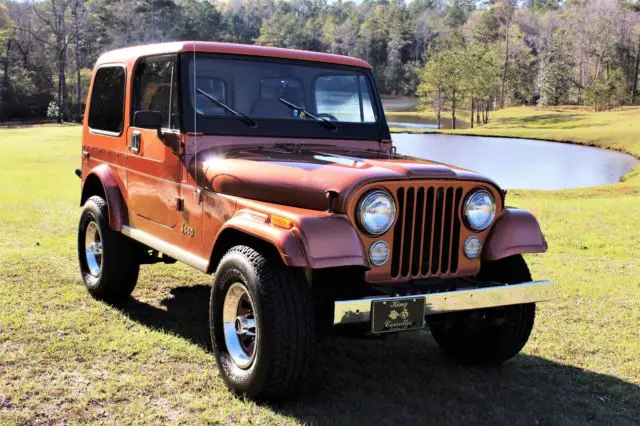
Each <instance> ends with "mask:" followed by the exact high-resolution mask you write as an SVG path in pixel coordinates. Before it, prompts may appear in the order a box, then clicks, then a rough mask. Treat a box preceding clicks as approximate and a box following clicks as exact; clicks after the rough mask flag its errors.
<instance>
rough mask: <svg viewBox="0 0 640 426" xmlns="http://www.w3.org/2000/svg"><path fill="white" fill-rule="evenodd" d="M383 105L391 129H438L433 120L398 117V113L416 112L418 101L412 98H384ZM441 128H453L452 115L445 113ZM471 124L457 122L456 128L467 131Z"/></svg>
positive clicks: (441, 120) (461, 121) (442, 117)
mask: <svg viewBox="0 0 640 426" xmlns="http://www.w3.org/2000/svg"><path fill="white" fill-rule="evenodd" d="M382 105H383V107H384V111H385V116H386V118H387V123H388V124H389V127H397V128H402V129H437V128H438V122H437V120H435V119H432V118H423V117H416V116H406V115H398V114H397V113H398V112H415V111H416V110H417V108H418V99H417V98H415V97H412V96H384V95H383V96H382ZM440 127H441V128H442V129H450V128H451V127H453V126H452V121H451V113H449V112H443V113H442V115H441V116H440ZM467 127H469V124H468V123H467V122H466V121H463V120H460V119H458V120H456V128H458V129H466V128H467Z"/></svg>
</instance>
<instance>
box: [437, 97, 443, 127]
mask: <svg viewBox="0 0 640 426" xmlns="http://www.w3.org/2000/svg"><path fill="white" fill-rule="evenodd" d="M441 92H442V90H441V89H440V88H439V87H438V112H437V115H438V130H440V124H441V122H442V121H441V114H442V96H441Z"/></svg>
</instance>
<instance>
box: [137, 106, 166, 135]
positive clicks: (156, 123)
mask: <svg viewBox="0 0 640 426" xmlns="http://www.w3.org/2000/svg"><path fill="white" fill-rule="evenodd" d="M133 125H134V126H135V127H141V128H143V129H156V130H157V131H158V137H159V138H160V139H162V138H163V135H162V131H161V129H162V114H161V113H160V111H148V110H143V111H136V112H135V113H134V114H133Z"/></svg>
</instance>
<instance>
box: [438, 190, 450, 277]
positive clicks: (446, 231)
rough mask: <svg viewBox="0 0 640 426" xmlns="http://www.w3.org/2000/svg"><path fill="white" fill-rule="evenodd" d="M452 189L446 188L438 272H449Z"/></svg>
mask: <svg viewBox="0 0 640 426" xmlns="http://www.w3.org/2000/svg"><path fill="white" fill-rule="evenodd" d="M451 226H453V188H447V191H446V196H445V203H444V224H443V225H442V230H443V235H442V256H441V257H440V270H441V271H442V272H447V271H449V256H450V254H451V253H450V252H449V250H451V236H452V235H453V232H452V231H453V230H452V229H451Z"/></svg>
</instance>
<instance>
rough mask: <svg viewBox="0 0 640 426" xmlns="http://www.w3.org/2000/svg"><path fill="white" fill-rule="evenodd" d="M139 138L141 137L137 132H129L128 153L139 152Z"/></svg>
mask: <svg viewBox="0 0 640 426" xmlns="http://www.w3.org/2000/svg"><path fill="white" fill-rule="evenodd" d="M140 138H141V135H140V132H139V131H138V130H134V131H133V132H131V145H129V151H131V152H133V153H136V154H137V153H139V152H140Z"/></svg>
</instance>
